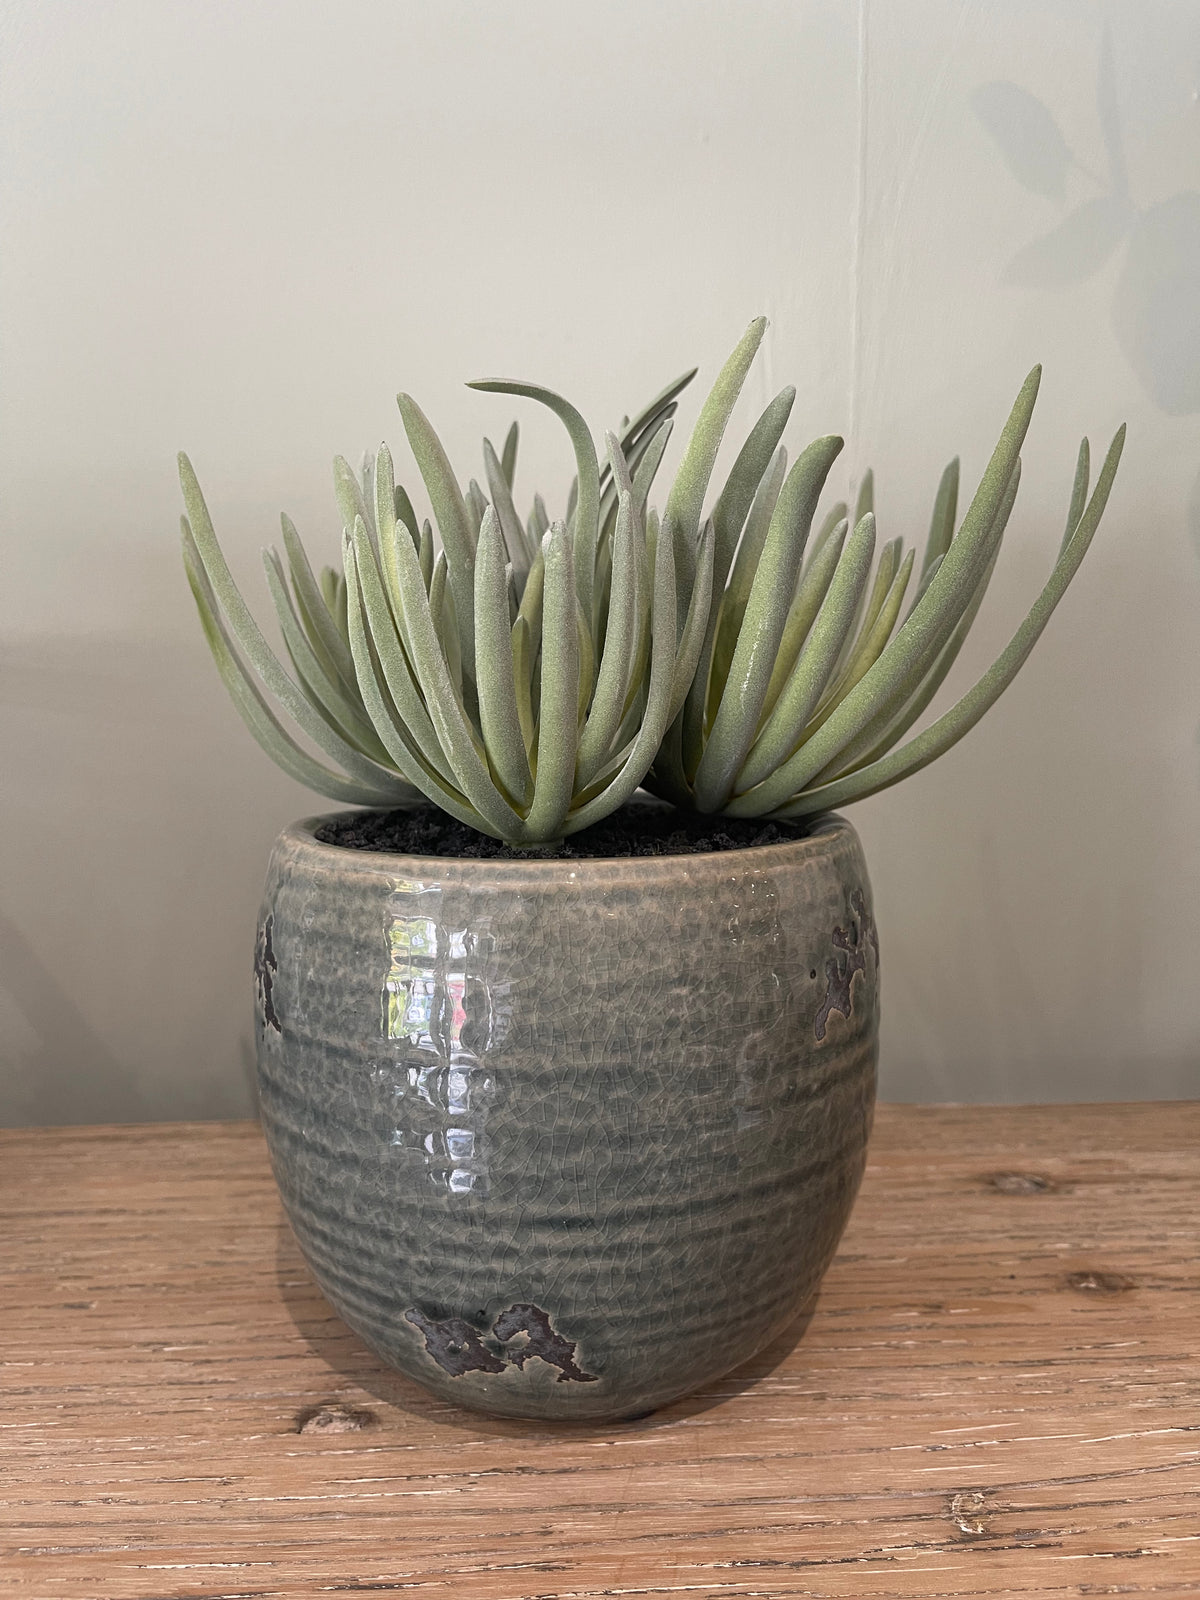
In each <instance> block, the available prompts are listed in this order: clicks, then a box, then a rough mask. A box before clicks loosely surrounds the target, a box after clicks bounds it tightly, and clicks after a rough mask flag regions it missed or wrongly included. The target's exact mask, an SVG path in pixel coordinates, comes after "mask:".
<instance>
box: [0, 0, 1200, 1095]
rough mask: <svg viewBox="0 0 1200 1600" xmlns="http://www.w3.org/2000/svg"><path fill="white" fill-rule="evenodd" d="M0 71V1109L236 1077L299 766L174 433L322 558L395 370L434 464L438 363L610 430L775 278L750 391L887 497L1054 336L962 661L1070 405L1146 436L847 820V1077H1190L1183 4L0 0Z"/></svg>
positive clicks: (551, 481) (1034, 539)
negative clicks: (852, 997)
mask: <svg viewBox="0 0 1200 1600" xmlns="http://www.w3.org/2000/svg"><path fill="white" fill-rule="evenodd" d="M1106 38H1107V39H1108V40H1109V43H1108V44H1106ZM0 57H2V62H3V67H2V70H3V82H2V83H0V138H2V140H3V148H2V150H0V228H2V230H3V239H4V247H3V251H2V252H0V341H2V343H0V349H2V353H3V378H2V379H0V453H2V467H0V471H2V478H0V484H2V504H0V514H2V524H0V526H2V528H3V552H4V562H3V574H4V579H3V582H2V583H0V729H2V731H0V739H2V741H3V743H2V746H0V748H2V749H3V811H2V816H0V852H2V855H0V1122H5V1121H6V1122H10V1123H16V1122H31V1121H59V1120H96V1119H121V1118H137V1117H168V1116H228V1115H235V1114H238V1113H240V1112H243V1111H244V1110H245V1109H246V1108H247V1107H248V1105H249V1090H248V1081H249V1080H248V1062H249V1054H250V1028H249V1002H248V983H247V972H248V962H249V951H250V945H251V940H252V930H253V918H254V914H255V909H256V906H257V901H258V894H259V888H260V883H261V876H262V870H263V866H264V863H265V857H266V852H267V849H268V847H269V844H270V840H271V838H272V836H273V834H274V833H275V832H276V831H277V830H278V828H279V827H280V826H281V825H282V824H283V823H284V822H286V821H287V820H289V819H290V818H291V817H293V816H295V815H300V814H305V813H308V812H311V811H313V810H317V809H323V808H325V802H322V801H320V800H314V798H313V797H311V796H310V795H308V794H307V793H306V792H305V791H303V790H301V789H299V788H297V787H296V786H295V785H293V784H292V783H291V782H290V781H289V780H287V779H285V778H283V777H282V776H281V775H279V774H278V773H276V772H275V770H274V769H273V768H272V767H271V766H270V765H269V763H268V762H267V761H266V759H265V758H264V757H263V756H261V754H260V753H259V751H258V750H257V748H256V747H255V746H254V745H253V744H252V742H251V741H250V739H249V737H248V735H246V734H245V732H244V731H243V729H242V727H241V725H240V723H239V722H238V721H237V719H236V717H235V715H234V713H233V711H232V709H231V708H230V707H229V706H228V705H227V704H226V703H225V700H224V691H223V690H222V689H221V687H220V684H219V682H218V680H217V678H216V675H215V673H214V672H213V670H212V668H211V666H210V664H209V662H208V659H207V652H206V650H205V647H204V645H203V643H202V641H201V639H200V636H199V630H198V627H197V625H196V623H195V619H194V615H193V613H192V610H191V601H190V597H189V596H188V594H187V591H186V585H185V583H184V581H183V577H182V573H181V570H180V565H179V559H178V552H177V542H176V531H175V530H176V529H177V525H178V520H177V519H178V513H179V503H178V490H177V486H176V482H175V476H174V455H175V451H176V450H177V449H178V448H180V447H181V446H183V447H186V448H187V449H188V451H189V452H190V454H191V455H192V459H193V461H194V462H195V463H196V465H197V468H198V470H199V472H200V474H201V478H202V481H203V482H204V484H205V486H206V489H207V491H208V494H209V499H210V504H211V506H212V508H213V511H214V515H215V517H216V521H217V526H218V530H219V531H220V532H221V533H222V535H223V538H224V540H225V543H226V548H227V550H229V551H230V553H231V557H232V559H233V561H234V565H235V568H236V570H237V571H238V573H239V575H240V576H241V577H242V578H243V579H244V581H245V585H246V587H247V588H248V590H249V591H250V592H251V593H252V594H254V595H255V596H260V597H261V598H262V599H263V600H264V601H265V598H266V596H265V584H264V583H263V581H262V579H261V573H260V569H259V567H258V564H257V551H258V548H259V546H260V545H262V544H263V543H266V542H269V541H273V540H275V539H276V538H277V527H278V524H277V514H278V511H279V509H280V508H281V507H286V508H287V509H288V510H289V511H290V512H291V514H292V515H293V517H294V518H295V520H296V521H297V523H298V525H299V526H300V529H301V531H302V532H303V533H305V534H306V535H308V536H309V538H310V541H312V542H316V543H318V544H319V542H320V535H321V532H322V530H323V529H324V530H325V533H326V536H327V541H328V542H327V549H328V552H329V558H330V559H333V556H334V552H335V550H336V542H335V539H334V534H335V530H336V518H335V513H334V508H333V501H332V495H331V492H330V488H329V461H330V458H331V456H332V454H333V453H334V451H343V452H345V453H347V454H350V455H356V454H357V453H358V452H359V451H360V450H361V448H362V447H363V446H364V445H367V444H372V445H373V444H376V443H378V441H379V440H380V439H381V438H387V439H388V440H389V441H390V442H391V443H392V445H393V447H394V448H396V447H398V446H399V445H400V444H401V442H402V430H401V429H400V427H399V419H398V417H397V415H396V413H395V409H394V403H393V396H394V393H395V390H396V389H397V388H399V387H405V388H407V389H409V390H411V391H412V392H413V393H414V394H416V395H417V396H418V397H419V398H420V400H421V402H422V404H423V405H424V406H425V408H426V410H427V411H428V412H429V413H430V415H431V416H432V418H433V419H434V421H435V423H436V424H437V425H438V426H439V428H440V429H441V431H442V432H443V434H444V436H445V438H446V440H447V443H448V445H449V446H450V449H451V453H452V455H453V456H454V458H455V460H456V461H458V462H460V463H462V470H463V471H464V474H465V473H466V472H467V471H477V470H478V469H477V465H475V463H477V460H478V439H479V436H480V435H481V434H482V433H483V432H484V431H485V430H487V431H489V432H490V433H491V434H492V436H493V437H496V435H497V434H498V433H499V432H502V431H503V428H504V427H505V426H506V424H507V421H508V419H509V415H510V412H509V408H508V407H507V406H506V405H505V404H504V403H503V402H501V401H497V400H496V399H495V398H493V397H488V396H482V395H478V394H474V393H471V392H470V391H467V390H465V389H463V388H462V381H463V380H465V379H467V378H470V377H473V376H480V375H488V374H497V373H501V374H509V375H519V376H526V377H532V378H535V379H538V380H540V381H543V382H547V383H550V384H551V385H553V386H555V387H557V388H560V389H562V390H564V391H565V392H567V393H568V394H570V395H571V396H572V397H573V398H575V399H576V400H577V401H578V402H579V403H581V404H582V405H583V406H584V408H585V410H586V411H587V413H588V415H589V416H590V417H591V418H593V419H594V421H595V423H596V425H597V426H598V427H599V426H602V425H609V424H610V423H611V421H612V420H613V419H615V418H617V417H619V416H620V414H621V413H622V412H623V411H625V410H627V409H629V408H631V407H632V406H634V405H637V404H638V403H639V402H640V401H641V400H642V399H644V398H646V397H648V395H649V394H651V393H653V392H654V391H655V390H656V389H657V388H659V387H661V385H662V383H663V382H665V381H666V379H667V378H668V377H670V376H672V375H674V373H675V372H677V371H679V370H681V369H682V368H683V367H685V366H687V365H689V364H690V363H691V362H692V361H693V360H699V361H700V362H702V363H703V368H704V373H707V374H711V373H712V372H713V370H714V369H715V366H716V364H717V363H718V362H719V361H720V359H721V358H722V357H723V355H724V353H725V352H726V350H727V348H728V347H729V346H730V345H731V344H732V343H733V341H734V339H735V338H736V337H737V335H738V334H739V332H740V331H741V329H742V327H743V326H744V324H745V323H746V322H747V321H748V320H749V318H750V317H751V316H752V315H754V314H755V313H756V312H758V311H760V310H764V311H766V312H767V314H768V315H769V316H770V317H771V319H772V328H771V331H770V334H769V335H768V341H767V345H766V348H765V353H764V356H763V357H762V358H760V365H759V368H758V371H757V373H756V375H755V377H754V379H753V380H752V383H751V385H750V392H749V393H748V395H747V397H746V405H745V407H744V412H745V415H746V416H747V417H748V416H750V415H751V414H752V412H753V409H754V407H755V406H756V405H758V406H761V404H762V403H763V402H764V401H765V399H766V398H767V397H768V396H769V394H770V393H772V392H773V390H774V388H777V387H778V386H780V385H781V384H782V383H784V382H787V381H794V382H796V383H797V384H798V386H799V389H800V398H799V400H798V402H797V405H796V409H795V413H794V416H793V424H792V429H791V434H790V437H791V440H792V442H793V443H800V442H803V441H804V440H805V439H807V438H808V437H810V436H811V435H812V434H814V433H816V432H825V431H829V430H840V431H843V432H845V433H846V435H847V450H846V452H845V458H844V463H845V464H844V467H843V468H842V470H841V477H840V480H839V482H840V486H841V487H843V488H844V487H846V486H849V485H850V483H851V482H852V481H853V480H854V479H855V478H856V477H857V475H858V474H859V473H860V472H861V471H862V469H863V467H864V466H865V465H866V464H867V463H869V462H873V463H874V465H875V467H876V471H877V474H878V478H879V491H878V507H879V511H880V516H881V521H882V524H883V528H884V530H885V532H886V531H888V530H890V531H892V532H903V533H905V534H906V535H907V536H908V537H910V538H913V537H919V536H920V535H921V533H922V531H923V524H924V521H925V519H926V517H927V515H928V509H929V505H930V502H931V499H932V493H933V489H934V486H935V484H936V480H937V475H938V473H939V471H940V469H941V466H942V464H943V463H944V461H945V460H946V459H947V458H948V457H949V456H950V455H952V454H954V453H955V452H956V451H957V452H961V454H962V456H963V463H964V469H965V471H966V472H967V474H968V475H970V474H972V473H974V474H977V473H978V471H979V469H980V468H981V466H982V464H983V462H984V460H985V459H986V456H987V453H988V451H989V449H990V446H991V444H992V442H993V440H994V436H995V434H996V432H997V431H998V428H999V425H1000V423H1001V421H1002V420H1003V417H1004V415H1005V413H1006V411H1007V407H1008V405H1009V403H1010V402H1011V399H1012V396H1013V395H1014V394H1015V391H1016V389H1017V387H1018V385H1019V383H1020V380H1021V378H1022V377H1023V375H1024V373H1025V371H1026V370H1027V369H1028V367H1029V366H1030V365H1032V363H1033V361H1034V360H1037V359H1041V360H1043V361H1044V362H1045V364H1046V379H1045V383H1044V386H1043V397H1042V400H1041V404H1040V407H1039V413H1038V415H1037V416H1036V418H1035V422H1034V428H1033V432H1032V435H1031V438H1030V442H1029V445H1028V447H1027V449H1026V451H1025V474H1024V481H1023V486H1022V491H1021V498H1020V501H1019V502H1018V511H1017V514H1016V516H1015V517H1014V520H1013V524H1012V527H1011V531H1010V535H1009V541H1008V547H1007V549H1006V552H1005V556H1004V558H1003V560H1002V563H1001V567H1000V570H999V572H998V574H997V578H996V580H995V582H994V584H993V589H992V593H991V595H990V597H989V603H988V606H987V608H986V610H985V612H984V614H983V616H982V617H981V619H980V622H979V623H978V625H977V630H976V632H977V637H976V638H974V639H973V640H972V644H971V647H970V649H969V651H968V652H965V653H964V658H963V659H962V660H960V663H959V667H958V669H957V676H956V680H955V681H957V682H958V683H959V684H960V686H965V683H966V682H968V681H970V678H971V673H972V668H975V669H980V668H981V667H982V666H983V665H986V659H987V658H988V653H989V651H990V652H992V653H995V651H996V650H997V649H998V648H999V647H1000V646H1001V645H1002V644H1003V642H1004V641H1005V639H1006V638H1007V636H1008V633H1010V632H1011V630H1012V628H1013V627H1014V626H1015V625H1016V623H1017V621H1018V620H1019V618H1020V615H1021V614H1022V609H1023V607H1024V606H1025V605H1026V604H1028V602H1029V600H1030V599H1031V598H1032V595H1033V593H1034V592H1035V591H1036V589H1037V587H1038V586H1039V584H1040V582H1041V581H1042V577H1043V575H1044V574H1045V572H1046V571H1047V569H1048V567H1049V564H1050V562H1051V560H1052V557H1053V551H1054V549H1055V547H1056V545H1057V539H1058V535H1059V531H1060V526H1061V521H1062V517H1063V514H1064V511H1065V505H1066V499H1067V494H1068V491H1069V483H1070V475H1071V469H1072V464H1073V459H1074V450H1075V445H1076V442H1077V439H1078V436H1079V434H1080V433H1082V432H1084V431H1087V432H1088V433H1089V434H1090V435H1091V437H1092V440H1093V445H1094V446H1096V445H1098V446H1100V447H1101V448H1102V447H1103V445H1104V444H1106V443H1107V440H1108V438H1109V436H1110V435H1111V433H1112V431H1113V429H1114V428H1115V426H1116V424H1117V423H1118V422H1119V421H1121V420H1122V419H1125V420H1127V421H1128V423H1129V427H1130V438H1129V445H1128V448H1127V451H1126V457H1125V461H1124V464H1123V466H1122V470H1121V475H1120V478H1119V479H1118V486H1117V489H1116V492H1115V494H1114V496H1113V500H1112V503H1111V506H1110V510H1109V513H1108V517H1107V520H1106V523H1105V526H1104V527H1103V529H1102V531H1101V534H1100V536H1099V537H1098V539H1097V542H1096V545H1095V546H1094V547H1093V551H1092V553H1091V554H1090V555H1089V558H1088V562H1087V564H1086V566H1085V567H1084V569H1083V571H1082V573H1081V575H1080V577H1079V579H1078V580H1077V582H1076V584H1075V585H1074V587H1073V588H1072V590H1071V592H1070V593H1069V595H1068V596H1067V599H1066V600H1065V602H1064V604H1063V606H1062V608H1061V610H1060V612H1059V613H1058V615H1057V616H1056V617H1055V619H1054V621H1053V623H1052V624H1051V627H1050V629H1049V630H1048V632H1047V634H1046V636H1045V637H1044V638H1043V640H1042V642H1041V645H1040V646H1039V649H1038V651H1037V652H1036V654H1035V656H1034V658H1033V659H1032V660H1031V662H1030V663H1029V665H1028V666H1027V668H1026V669H1025V672H1024V674H1023V675H1022V677H1021V679H1020V680H1018V682H1017V684H1016V685H1015V686H1014V688H1013V689H1012V690H1011V691H1010V692H1009V694H1008V695H1007V696H1006V698H1005V700H1004V701H1003V702H1002V703H1001V704H1000V706H999V707H998V708H997V709H996V710H995V711H994V712H993V713H992V714H991V716H990V717H989V718H988V719H987V721H986V722H985V723H984V724H983V725H982V726H981V727H980V728H979V729H978V730H976V731H975V732H974V733H973V734H972V735H971V736H970V738H969V739H968V740H967V741H966V742H965V743H964V744H963V745H962V746H960V747H959V748H958V749H957V750H956V751H954V752H953V753H952V754H951V755H950V756H948V757H947V758H946V759H945V760H944V761H942V762H941V763H939V764H938V765H937V766H935V767H933V768H931V769H929V770H928V771H926V772H925V773H923V774H921V775H919V776H918V777H916V778H914V779H912V780H911V781H910V782H908V783H907V784H905V785H903V786H901V787H899V788H897V789H895V790H893V791H890V792H889V793H887V794H885V795H883V796H880V797H878V798H876V799H874V800H871V801H868V802H866V803H864V804H862V805H861V806H858V807H856V808H855V810H854V812H853V817H854V820H855V822H856V824H857V825H858V826H859V827H860V829H861V831H862V833H863V835H864V839H865V841H866V844H867V849H868V853H869V858H870V860H871V863H872V875H873V881H874V885H875V891H876V898H877V902H878V915H879V922H880V926H881V930H882V937H883V940H884V957H885V973H886V976H885V1012H886V1020H885V1027H884V1047H883V1074H884V1076H883V1090H884V1092H885V1093H886V1094H890V1095H892V1096H893V1097H899V1098H954V1099H1029V1098H1044V1099H1054V1098H1103V1097H1113V1098H1121V1097H1129V1098H1133V1097H1138V1096H1153V1095H1176V1094H1192V1093H1195V1092H1196V1091H1197V1089H1198V1088H1200V1066H1198V1062H1200V998H1198V993H1200V985H1198V984H1197V983H1196V979H1195V969H1196V965H1197V952H1198V951H1200V909H1198V905H1197V902H1198V898H1200V897H1198V896H1197V894H1196V885H1197V883H1198V882H1200V828H1198V826H1197V822H1198V806H1197V792H1198V783H1200V770H1198V761H1197V749H1196V730H1197V727H1198V726H1200V671H1198V670H1197V663H1198V661H1200V651H1198V649H1197V646H1198V644H1200V561H1198V559H1197V557H1198V555H1200V220H1198V218H1200V7H1197V6H1196V5H1194V4H1192V3H1191V0H1113V3H1111V4H1107V5H1098V4H1095V3H1093V0H1051V3H1047V0H1039V3H1037V4H1034V3H1031V0H1029V3H1027V0H1004V4H1002V5H979V4H961V3H957V0H862V3H861V4H860V5H859V6H857V7H855V6H851V5H847V4H843V3H839V0H777V3H773V0H643V3H642V4H634V3H633V0H602V3H600V4H595V5H590V6H587V7H584V6H582V5H579V4H568V5H563V4H562V3H561V0H559V3H556V4H555V3H549V0H546V3H542V0H511V3H509V4H505V5H500V4H475V5H468V4H463V3H449V0H439V4H437V5H436V6H433V5H427V4H419V3H417V0H386V3H385V0H343V3H340V4H338V5H336V6H334V5H331V4H309V5H305V6H301V5H299V4H297V3H290V4H289V3H282V0H280V3H275V4H271V3H268V0H239V3H238V4H223V3H222V4H218V3H213V0H205V3H203V4H201V3H200V0H109V3H104V0H55V4H53V5H51V6H47V5H39V4H37V3H35V0H4V3H0ZM1106 60H1107V62H1108V66H1107V67H1105V65H1104V63H1105V61H1106ZM996 84H1000V85H1002V87H1000V88H996V87H995V85H996ZM702 377H703V374H702ZM685 410H686V407H685ZM690 414H694V402H693V410H692V412H691V413H689V415H690ZM521 421H522V425H523V428H524V442H523V461H522V467H521V472H520V479H519V487H520V488H521V490H522V492H523V494H524V495H525V496H526V497H528V495H529V494H530V493H531V491H532V487H533V486H534V485H535V484H543V485H545V486H547V488H548V490H549V491H551V492H552V493H554V494H557V495H561V494H562V493H563V491H564V490H565V486H566V483H567V480H568V477H569V472H570V466H569V458H568V455H567V453H566V451H565V450H564V448H563V443H562V440H561V439H560V437H559V434H558V432H557V431H556V429H555V426H554V425H553V424H551V423H548V422H546V421H543V420H542V419H540V418H539V417H538V416H536V415H533V414H531V412H530V410H529V409H528V408H526V410H524V411H522V413H521Z"/></svg>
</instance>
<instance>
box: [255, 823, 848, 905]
mask: <svg viewBox="0 0 1200 1600" xmlns="http://www.w3.org/2000/svg"><path fill="white" fill-rule="evenodd" d="M403 809H404V808H403V807H401V806H391V807H372V806H362V807H353V808H345V809H343V810H340V811H327V812H322V813H321V814H319V815H317V816H311V817H301V818H298V819H297V820H296V821H295V822H291V823H289V824H288V825H287V827H285V828H284V829H283V831H282V832H281V834H280V835H279V840H278V843H279V844H283V843H284V842H285V841H286V842H288V843H290V844H291V845H293V846H294V847H298V848H300V849H302V850H304V851H305V852H306V853H307V854H309V855H310V856H314V855H315V856H317V857H323V858H325V862H326V865H327V866H328V868H329V869H330V870H344V871H353V870H355V869H357V870H358V871H361V872H367V873H371V874H375V873H383V874H386V875H388V876H391V877H400V878H405V877H413V878H425V879H436V878H439V877H440V878H442V879H453V880H454V881H457V882H464V883H468V884H469V883H471V882H473V881H474V882H477V883H483V882H485V881H487V880H493V881H494V880H497V879H498V880H500V882H501V884H503V883H505V882H511V883H514V884H515V883H516V882H517V881H526V882H527V881H528V880H529V879H530V878H533V879H534V880H535V881H538V882H539V883H540V884H541V885H542V886H548V885H549V884H550V883H553V882H554V881H556V880H560V881H561V882H563V883H576V884H578V882H579V880H580V879H581V878H582V879H585V880H586V879H591V880H601V881H603V882H605V883H611V882H613V881H614V880H618V879H620V878H624V877H632V878H634V879H636V881H637V882H638V883H640V884H643V885H647V884H649V883H650V882H653V881H656V880H657V881H670V880H672V879H676V880H678V879H686V878H687V877H688V876H689V869H690V871H691V872H704V873H705V875H706V876H708V877H710V878H711V876H712V874H713V871H714V869H716V870H718V871H720V870H721V869H724V871H725V872H728V874H729V875H731V876H742V875H744V873H745V872H746V871H755V870H762V869H763V868H765V867H767V866H768V864H770V865H772V866H775V867H779V866H783V865H800V864H802V863H803V862H805V861H813V862H816V861H817V860H821V859H825V858H827V857H828V856H829V855H830V854H831V853H832V852H834V851H835V850H836V849H837V847H838V846H839V845H842V844H850V845H851V846H852V847H853V846H855V845H859V839H858V834H857V833H856V831H855V829H854V827H853V824H851V823H850V822H848V821H847V820H846V818H845V817H844V816H842V815H841V814H840V813H839V812H836V811H822V812H819V813H817V814H815V815H814V816H813V818H812V820H811V826H810V828H809V831H808V832H807V833H806V834H805V836H804V837H803V838H801V839H784V840H779V841H776V842H775V843H773V844H763V845H747V846H746V847H745V848H743V849H735V850H694V851H688V852H686V853H681V854H679V855H655V856H582V857H580V856H568V857H562V856H549V857H546V856H537V855H530V856H529V857H521V858H518V859H507V858H504V857H478V856H440V855H439V856H417V855H403V854H401V853H399V852H398V851H392V850H361V849H356V848H354V847H352V846H347V845H338V844H328V843H326V841H325V840H323V839H318V838H317V836H316V830H317V829H318V828H319V827H322V826H323V825H324V824H326V823H329V822H333V821H336V820H339V819H341V818H343V817H348V816H354V815H355V814H356V813H357V812H359V811H370V810H393V811H395V810H403ZM860 848H861V846H860ZM722 875H724V873H722Z"/></svg>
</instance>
